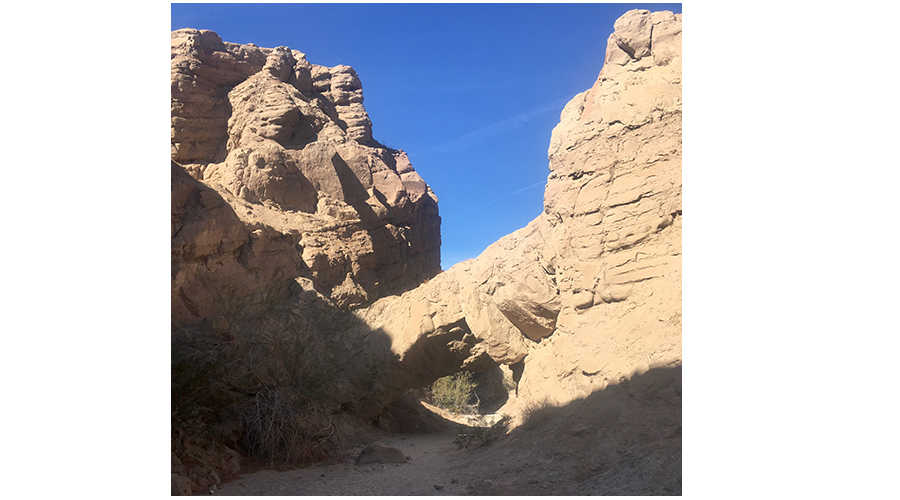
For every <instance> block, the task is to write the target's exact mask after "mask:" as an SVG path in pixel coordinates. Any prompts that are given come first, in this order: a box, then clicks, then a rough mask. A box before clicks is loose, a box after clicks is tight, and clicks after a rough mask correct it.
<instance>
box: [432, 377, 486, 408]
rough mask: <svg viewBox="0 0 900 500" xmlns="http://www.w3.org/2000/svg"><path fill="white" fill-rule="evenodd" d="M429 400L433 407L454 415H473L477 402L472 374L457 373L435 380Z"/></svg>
mask: <svg viewBox="0 0 900 500" xmlns="http://www.w3.org/2000/svg"><path fill="white" fill-rule="evenodd" d="M431 400H432V403H433V404H434V405H435V406H438V407H440V408H443V409H445V410H449V411H452V412H454V413H475V409H476V408H477V407H478V401H477V396H475V382H473V381H472V372H459V373H455V374H453V375H449V376H447V377H442V378H439V379H437V380H435V381H434V383H433V384H431ZM473 400H474V403H473Z"/></svg>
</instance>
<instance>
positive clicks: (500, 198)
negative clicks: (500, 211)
mask: <svg viewBox="0 0 900 500" xmlns="http://www.w3.org/2000/svg"><path fill="white" fill-rule="evenodd" d="M546 183H547V181H541V182H538V183H537V184H532V185H530V186H527V187H523V188H522V189H520V190H518V191H513V192H512V193H509V194H505V195H503V196H501V197H499V198H497V199H495V200H491V201H489V202H487V203H482V204H481V205H478V206H477V207H474V208H481V207H484V206H487V205H490V204H491V203H494V202H497V201H500V200H502V199H504V198H509V197H510V196H512V195H514V194H519V193H521V192H522V191H525V190H527V189H531V188H533V187H537V186H543V185H544V184H546Z"/></svg>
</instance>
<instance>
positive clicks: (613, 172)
mask: <svg viewBox="0 0 900 500" xmlns="http://www.w3.org/2000/svg"><path fill="white" fill-rule="evenodd" d="M548 153H549V160H550V175H549V176H548V179H547V187H546V191H545V196H544V211H543V213H542V214H540V215H539V216H538V217H537V218H536V219H534V220H533V221H532V222H531V223H530V224H529V225H528V226H527V227H525V228H523V229H521V230H519V231H516V232H514V233H512V234H510V235H508V236H506V237H504V238H502V239H500V240H499V241H497V242H496V243H494V244H493V245H491V246H490V247H489V248H488V249H487V250H485V252H484V253H482V254H481V255H480V256H479V257H478V258H476V259H473V260H470V261H466V262H463V263H460V264H457V265H456V266H454V267H453V268H451V269H449V270H448V271H446V272H444V273H442V274H440V275H439V276H437V277H435V278H434V279H433V280H431V281H430V282H429V283H427V284H425V285H422V286H420V287H419V288H417V289H415V290H412V291H409V292H406V293H404V294H403V295H402V296H395V297H386V298H383V299H381V300H379V301H376V302H375V303H374V304H372V305H371V306H369V307H368V308H366V309H364V310H361V311H359V312H358V315H359V317H360V318H362V319H363V321H365V323H366V324H367V325H369V327H371V329H372V330H374V331H377V332H379V334H381V333H384V334H386V335H387V336H388V337H389V338H390V339H391V349H392V351H393V352H394V354H395V355H396V360H395V361H394V363H393V364H392V365H391V368H390V369H389V370H385V371H384V373H383V375H384V376H383V379H382V380H381V381H379V384H378V386H377V389H376V391H375V396H374V398H375V400H376V401H375V402H373V407H376V408H377V406H378V404H376V403H380V404H384V403H385V402H387V401H390V399H392V398H393V397H394V396H396V395H397V394H398V393H399V392H401V391H402V390H404V389H406V388H409V387H415V386H417V385H423V384H427V383H428V382H430V381H431V380H434V379H435V378H437V377H440V376H443V375H447V374H450V373H453V372H455V371H458V370H460V369H475V370H486V369H490V368H491V367H495V366H497V365H511V366H514V367H515V368H516V370H514V373H515V377H516V378H517V379H518V391H517V394H516V396H517V398H518V400H520V401H522V400H524V401H539V400H544V399H549V400H551V402H555V403H557V404H565V403H567V402H569V401H571V400H573V399H576V398H580V397H585V396H587V395H589V394H590V393H592V392H593V391H596V390H599V389H602V388H604V387H606V386H607V385H608V384H610V383H617V382H620V381H622V380H624V379H626V378H629V377H631V376H632V375H634V374H636V373H637V374H640V373H644V372H646V371H647V370H648V369H650V368H651V367H665V366H676V365H680V364H681V210H682V209H681V15H680V14H672V13H671V12H655V13H651V12H649V11H644V10H633V11H630V12H628V13H626V14H625V15H623V16H622V17H621V18H620V19H619V20H618V21H617V22H616V23H615V32H614V33H613V34H612V35H611V36H610V38H609V41H608V46H607V51H606V60H605V64H604V66H603V69H602V70H601V72H600V74H599V76H598V78H597V80H596V82H595V83H594V85H593V87H592V88H591V89H590V90H588V91H586V92H583V93H581V94H579V95H577V96H575V98H573V99H572V100H571V101H570V102H569V103H568V104H567V105H566V106H565V109H564V110H563V111H562V113H561V118H560V124H559V125H558V126H557V127H556V128H555V129H554V131H553V134H552V137H551V140H550V148H549V151H548ZM436 360H439V362H437V361H436ZM675 397H677V396H675Z"/></svg>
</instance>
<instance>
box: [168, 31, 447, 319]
mask: <svg viewBox="0 0 900 500" xmlns="http://www.w3.org/2000/svg"><path fill="white" fill-rule="evenodd" d="M172 160H173V164H172V214H173V215H172V225H173V227H172V235H173V239H172V267H173V269H172V282H173V286H172V320H173V325H174V326H183V325H187V324H191V323H192V322H196V321H200V320H210V319H212V318H216V317H221V316H222V315H223V314H224V311H223V307H224V305H223V304H224V302H226V301H223V291H228V290H234V291H235V294H236V295H239V296H241V297H243V298H248V297H253V296H257V299H259V300H262V298H263V295H273V294H274V295H282V294H285V293H289V291H290V288H291V286H292V285H291V283H292V282H294V281H297V279H298V278H299V279H301V281H302V279H305V280H310V281H311V283H312V284H313V286H314V287H315V289H316V290H317V291H319V292H321V293H322V294H323V295H325V296H326V297H328V298H329V299H330V300H332V301H333V302H334V303H336V304H337V305H339V306H346V307H355V306H360V305H365V304H368V303H370V302H372V301H373V300H375V299H377V298H378V297H382V296H385V295H390V294H393V293H399V292H402V291H405V290H408V289H410V288H413V287H415V286H416V285H418V284H419V283H421V282H422V281H424V280H426V279H428V278H431V277H432V276H434V275H435V274H437V273H438V272H440V217H439V215H438V208H437V197H436V196H435V195H434V193H433V192H432V191H431V189H430V188H429V186H428V185H427V184H426V183H425V181H424V180H423V179H422V178H421V177H420V176H419V175H418V173H416V171H415V170H414V169H413V167H412V165H411V164H410V162H409V159H408V158H407V156H406V154H405V153H404V152H403V151H398V150H394V149H390V148H387V147H384V146H382V145H381V144H379V143H378V142H377V141H375V140H374V139H373V137H372V123H371V121H370V120H369V117H368V114H367V113H366V110H365V107H364V105H363V95H362V86H361V83H360V79H359V77H358V75H357V74H356V72H355V71H354V70H353V68H350V67H349V66H336V67H333V68H327V67H324V66H319V65H316V64H311V63H310V62H308V61H307V60H306V57H305V55H304V54H303V53H301V52H299V51H296V50H291V49H288V48H287V47H277V48H274V49H265V48H259V47H257V46H255V45H253V44H246V45H238V44H233V43H227V42H223V41H222V40H221V39H220V38H219V36H218V35H216V34H215V33H213V32H211V31H206V30H193V29H184V30H178V31H174V32H172ZM246 305H247V304H242V307H244V306H246Z"/></svg>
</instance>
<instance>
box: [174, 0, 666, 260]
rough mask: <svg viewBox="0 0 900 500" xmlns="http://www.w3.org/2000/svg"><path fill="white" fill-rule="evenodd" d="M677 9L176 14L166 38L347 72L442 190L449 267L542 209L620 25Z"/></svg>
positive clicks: (428, 7)
mask: <svg viewBox="0 0 900 500" xmlns="http://www.w3.org/2000/svg"><path fill="white" fill-rule="evenodd" d="M634 8H643V9H650V10H670V11H673V12H681V4H647V3H644V4H611V3H580V4H555V3H554V4H477V3H475V4H208V3H207V4H179V3H174V4H172V26H171V27H172V29H173V30H175V29H179V28H196V29H208V30H212V31H215V32H216V33H218V34H219V36H221V37H222V39H223V40H224V41H227V42H234V43H255V44H256V45H258V46H260V47H269V48H271V47H277V46H280V45H286V46H288V47H290V48H291V49H295V50H299V51H301V52H304V53H305V54H306V58H307V60H309V61H310V62H311V63H314V64H321V65H324V66H335V65H338V64H346V65H349V66H352V67H353V68H354V69H356V72H357V73H358V74H359V77H360V80H361V81H362V85H363V94H364V96H365V102H364V104H365V106H366V110H367V111H368V112H369V116H370V117H371V119H372V124H373V134H374V136H375V139H376V140H378V141H379V142H381V143H382V144H385V145H386V146H389V147H392V148H396V149H402V150H404V151H406V152H407V153H408V154H409V158H410V160H411V161H412V164H413V166H414V167H415V169H416V170H417V171H418V172H419V173H420V174H421V175H422V177H423V178H424V179H425V182H427V183H428V184H429V185H430V186H431V188H432V189H433V190H434V192H435V194H437V196H438V199H439V200H440V201H439V203H438V206H439V209H440V214H441V218H442V224H441V233H442V245H441V246H442V250H441V254H442V256H441V264H442V267H443V268H444V269H449V268H450V267H451V266H452V265H453V264H455V263H457V262H459V261H462V260H465V259H469V258H473V257H476V256H478V254H480V253H481V252H482V251H483V250H484V249H485V248H486V247H487V246H488V245H490V244H491V243H493V242H494V241H496V240H497V239H499V238H500V237H502V236H504V235H506V234H509V233H511V232H513V231H515V230H517V229H519V228H522V227H524V226H525V225H526V224H528V222H530V221H531V220H532V219H534V218H535V217H537V216H538V215H539V214H540V213H541V211H542V210H543V192H544V189H543V187H544V183H545V182H546V179H547V174H548V173H549V170H548V162H547V148H548V146H549V144H550V132H551V130H552V129H553V127H554V126H555V125H556V124H557V123H558V122H559V114H560V112H561V111H562V108H563V106H564V105H565V103H566V102H568V101H569V100H570V99H571V98H572V97H574V96H575V95H576V94H578V93H579V92H582V91H585V90H587V89H588V88H590V87H591V85H593V83H594V80H595V79H596V77H597V74H598V73H599V72H600V68H601V67H602V65H603V57H604V52H605V50H606V40H607V38H608V37H609V35H610V33H612V30H613V23H614V22H615V20H616V19H617V18H618V17H619V16H621V15H622V14H623V13H625V12H626V11H628V10H630V9H634Z"/></svg>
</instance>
